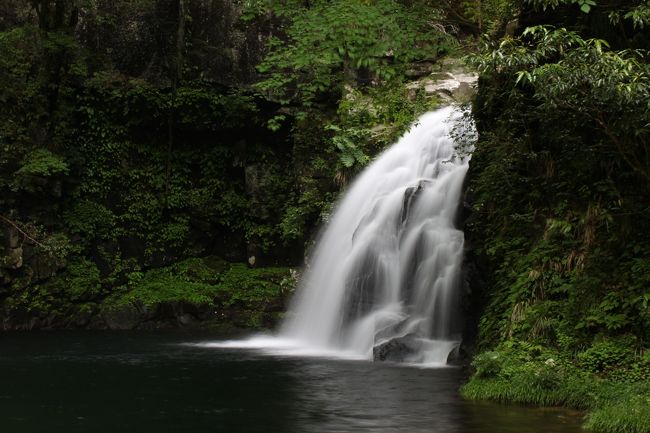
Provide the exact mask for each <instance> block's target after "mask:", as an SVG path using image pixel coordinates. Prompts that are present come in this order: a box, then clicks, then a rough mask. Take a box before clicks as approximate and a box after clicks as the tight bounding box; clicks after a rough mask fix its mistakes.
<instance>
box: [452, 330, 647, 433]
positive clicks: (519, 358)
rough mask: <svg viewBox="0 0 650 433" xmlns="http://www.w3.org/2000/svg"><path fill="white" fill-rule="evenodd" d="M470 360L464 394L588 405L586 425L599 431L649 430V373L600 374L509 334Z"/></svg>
mask: <svg viewBox="0 0 650 433" xmlns="http://www.w3.org/2000/svg"><path fill="white" fill-rule="evenodd" d="M600 352H601V353H602V352H603V350H601V351H600ZM473 366H474V368H475V369H476V374H475V375H474V376H473V377H472V379H471V380H470V381H469V382H468V383H467V384H465V385H464V386H463V388H462V389H461V393H462V395H463V396H464V397H465V398H469V399H484V400H485V399H487V400H495V401H499V402H502V403H523V404H532V405H541V406H558V405H562V406H567V407H573V408H576V409H583V410H587V411H588V412H587V416H586V423H585V427H586V428H589V429H593V430H594V431H597V432H603V433H609V432H612V433H614V432H623V431H626V432H627V431H635V432H637V431H638V432H647V431H649V430H648V424H647V421H648V419H647V413H648V412H647V408H648V404H649V403H650V401H649V400H648V395H650V394H649V391H650V381H649V380H650V377H647V376H646V377H645V378H638V379H637V380H631V381H627V382H613V381H607V380H602V379H599V378H597V377H595V376H593V375H592V374H591V373H589V372H586V371H584V370H581V369H579V368H577V367H576V365H575V364H574V363H573V362H572V361H571V360H570V359H567V358H566V357H565V356H564V355H563V354H562V353H560V352H555V351H552V350H548V349H545V348H543V347H542V346H536V345H531V344H529V343H526V342H522V341H512V340H511V341H508V342H506V343H503V344H501V345H500V346H499V347H497V349H496V350H495V351H491V352H484V353H482V354H479V355H478V356H477V357H476V358H475V361H474V363H473ZM608 417H609V418H608Z"/></svg>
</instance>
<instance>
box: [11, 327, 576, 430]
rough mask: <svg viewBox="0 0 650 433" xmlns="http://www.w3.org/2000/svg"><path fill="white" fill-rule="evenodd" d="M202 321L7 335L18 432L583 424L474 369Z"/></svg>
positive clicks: (568, 427) (552, 427)
mask: <svg viewBox="0 0 650 433" xmlns="http://www.w3.org/2000/svg"><path fill="white" fill-rule="evenodd" d="M219 339H220V336H216V335H213V334H205V333H196V332H180V331H179V332H176V331H174V332H172V331H168V332H93V331H83V332H77V331H57V332H31V333H4V334H0V381H1V382H0V383H2V386H1V387H0V422H2V431H6V432H10V433H40V432H43V433H45V432H47V433H59V432H61V433H64V432H65V433H76V432H79V433H81V432H84V433H87V432H93V433H104V432H106V433H109V432H110V433H118V432H119V433H130V432H133V433H154V432H155V433H165V432H169V433H182V432H192V433H196V432H205V433H208V432H213V433H221V432H223V433H239V432H241V433H244V432H245V433H249V432H250V433H253V432H259V433H328V432H332V433H333V432H337V433H356V432H373V433H401V432H404V433H425V432H426V433H548V432H554V433H578V432H581V429H580V419H579V417H578V416H577V415H574V414H572V413H571V412H567V411H561V410H554V409H546V410H541V409H531V408H523V407H516V406H501V405H497V404H491V403H475V402H468V401H464V400H462V399H461V398H460V397H459V395H458V388H459V386H460V384H461V381H462V380H463V372H462V371H461V370H460V369H456V368H443V369H423V368H412V367H407V366H403V365H398V364H388V363H370V362H365V361H353V360H341V359H329V358H325V357H313V356H309V357H304V356H281V355H273V354H269V353H265V352H262V351H258V350H250V349H238V348H211V347H209V345H206V344H205V343H206V342H210V341H215V340H219Z"/></svg>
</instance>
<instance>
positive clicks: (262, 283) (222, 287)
mask: <svg viewBox="0 0 650 433" xmlns="http://www.w3.org/2000/svg"><path fill="white" fill-rule="evenodd" d="M290 277H291V274H290V273H289V270H288V269H287V268H249V267H247V266H246V265H244V264H241V263H239V264H233V265H232V266H231V267H230V268H229V269H228V270H227V271H226V272H224V274H223V275H222V276H221V277H220V279H219V291H220V293H221V297H220V300H221V304H222V305H224V306H232V305H242V306H248V307H250V306H253V305H256V304H258V303H266V302H269V301H272V300H274V299H278V298H282V296H283V290H284V289H285V286H286V282H285V281H286V279H287V278H290ZM283 282H284V285H285V286H283Z"/></svg>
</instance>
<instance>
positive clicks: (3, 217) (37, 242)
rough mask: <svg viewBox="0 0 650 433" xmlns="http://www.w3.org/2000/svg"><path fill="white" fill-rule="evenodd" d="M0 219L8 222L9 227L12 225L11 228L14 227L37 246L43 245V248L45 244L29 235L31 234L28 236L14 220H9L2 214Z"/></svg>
mask: <svg viewBox="0 0 650 433" xmlns="http://www.w3.org/2000/svg"><path fill="white" fill-rule="evenodd" d="M0 219H2V220H3V221H4V222H5V223H7V224H9V225H10V226H11V227H13V228H15V229H16V230H18V231H19V232H20V233H21V234H22V235H23V236H24V238H25V239H28V240H30V241H31V242H33V243H35V244H36V245H38V246H39V247H43V248H45V245H43V244H42V243H40V242H39V241H37V240H36V239H34V238H33V237H31V236H30V235H29V234H28V233H27V232H26V231H25V230H23V229H21V228H20V227H19V226H18V224H16V223H15V222H14V221H12V220H10V219H9V218H7V217H6V216H4V215H0Z"/></svg>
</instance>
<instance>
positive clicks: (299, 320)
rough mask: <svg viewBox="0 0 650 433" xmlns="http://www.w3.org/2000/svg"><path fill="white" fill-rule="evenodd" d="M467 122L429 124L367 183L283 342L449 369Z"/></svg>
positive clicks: (307, 277) (323, 246)
mask: <svg viewBox="0 0 650 433" xmlns="http://www.w3.org/2000/svg"><path fill="white" fill-rule="evenodd" d="M461 117H462V113H461V111H460V110H459V109H458V108H454V107H445V108H442V109H439V110H437V111H434V112H430V113H427V114H425V115H423V116H422V117H420V119H419V120H418V122H417V123H416V125H414V126H413V127H412V128H411V130H410V131H409V132H408V133H406V134H405V135H404V136H403V137H402V138H401V139H400V140H399V141H398V142H397V143H396V144H395V145H393V146H392V147H390V148H389V149H388V150H386V151H385V152H384V153H382V154H381V155H380V156H379V157H378V158H377V159H376V160H375V161H374V162H373V163H372V164H371V165H370V166H369V167H367V168H366V169H365V170H364V171H363V172H362V173H361V174H360V175H359V177H358V178H357V179H356V180H355V181H354V182H353V184H352V185H351V186H350V188H349V190H348V191H347V192H346V193H345V195H344V197H343V198H342V200H341V201H340V203H339V204H338V206H337V207H336V209H335V212H334V213H333V214H332V217H331V219H330V221H329V223H328V225H327V227H326V228H325V230H324V232H323V233H322V234H321V237H320V239H319V241H318V243H317V245H316V247H315V250H314V251H313V253H312V255H311V259H310V265H309V266H308V268H307V269H306V271H305V274H304V275H303V278H302V279H301V283H300V285H299V287H298V289H297V292H296V295H295V297H294V299H293V301H292V304H291V307H290V310H289V313H288V315H287V319H286V320H285V322H284V323H283V326H282V328H281V331H280V337H281V338H286V339H287V340H290V341H294V342H297V343H298V344H300V345H304V346H305V347H312V348H322V349H323V350H327V351H340V352H342V353H348V354H355V355H357V356H358V357H361V358H366V359H375V360H388V361H397V362H408V363H417V364H428V365H444V364H445V363H446V362H447V358H448V356H449V354H450V353H451V352H452V351H453V350H455V349H456V348H457V347H458V346H459V344H460V329H459V305H458V304H459V297H460V296H459V292H460V289H461V278H460V277H461V267H462V261H463V242H464V237H463V233H462V231H460V230H458V229H457V228H456V226H455V222H456V214H457V211H458V209H459V207H460V205H459V203H460V197H461V193H462V186H463V181H464V178H465V175H466V173H467V169H468V159H469V158H468V157H461V156H458V155H457V153H456V152H455V145H454V140H453V138H452V134H451V132H452V130H453V128H454V125H456V124H458V122H459V119H461Z"/></svg>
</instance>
